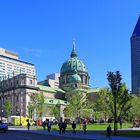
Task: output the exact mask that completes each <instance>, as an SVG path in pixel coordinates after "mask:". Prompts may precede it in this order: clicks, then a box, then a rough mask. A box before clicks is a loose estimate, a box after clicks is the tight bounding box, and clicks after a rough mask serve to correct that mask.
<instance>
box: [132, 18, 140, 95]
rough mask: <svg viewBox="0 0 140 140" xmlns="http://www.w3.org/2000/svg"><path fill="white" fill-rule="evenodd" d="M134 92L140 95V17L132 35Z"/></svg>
mask: <svg viewBox="0 0 140 140" xmlns="http://www.w3.org/2000/svg"><path fill="white" fill-rule="evenodd" d="M131 79H132V83H131V84H132V93H133V94H136V95H140V17H139V19H138V22H137V24H136V26H135V29H134V32H133V34H132V37H131Z"/></svg>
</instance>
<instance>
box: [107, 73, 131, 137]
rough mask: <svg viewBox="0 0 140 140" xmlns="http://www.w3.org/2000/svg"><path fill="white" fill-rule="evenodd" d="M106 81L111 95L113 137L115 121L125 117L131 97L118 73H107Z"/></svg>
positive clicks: (129, 106) (115, 129)
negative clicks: (112, 104)
mask: <svg viewBox="0 0 140 140" xmlns="http://www.w3.org/2000/svg"><path fill="white" fill-rule="evenodd" d="M107 79H108V82H109V86H110V89H111V93H112V95H113V103H114V108H113V115H114V135H117V119H118V118H122V117H123V116H126V115H127V113H128V112H129V111H130V108H131V107H132V105H131V99H132V96H131V95H130V94H129V92H128V89H127V87H126V84H125V83H121V80H122V76H121V74H120V72H119V71H116V72H115V73H114V72H108V73H107Z"/></svg>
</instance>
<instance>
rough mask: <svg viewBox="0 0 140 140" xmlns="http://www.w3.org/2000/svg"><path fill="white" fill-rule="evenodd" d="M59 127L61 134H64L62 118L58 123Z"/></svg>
mask: <svg viewBox="0 0 140 140" xmlns="http://www.w3.org/2000/svg"><path fill="white" fill-rule="evenodd" d="M58 126H59V134H61V133H62V128H63V121H62V118H60V122H59V123H58Z"/></svg>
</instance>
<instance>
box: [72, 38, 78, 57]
mask: <svg viewBox="0 0 140 140" xmlns="http://www.w3.org/2000/svg"><path fill="white" fill-rule="evenodd" d="M75 46H76V45H75V41H73V49H72V52H71V55H70V57H71V58H73V57H78V55H77V53H76V50H75Z"/></svg>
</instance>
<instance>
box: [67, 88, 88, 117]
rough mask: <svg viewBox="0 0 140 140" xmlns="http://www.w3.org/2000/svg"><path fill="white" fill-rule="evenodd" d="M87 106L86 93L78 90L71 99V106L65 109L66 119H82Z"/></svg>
mask: <svg viewBox="0 0 140 140" xmlns="http://www.w3.org/2000/svg"><path fill="white" fill-rule="evenodd" d="M86 105H87V96H86V93H83V92H81V91H79V90H76V91H74V92H73V94H71V96H70V97H69V106H67V107H66V109H65V116H66V117H73V118H80V117H81V116H82V111H83V109H85V108H86Z"/></svg>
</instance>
